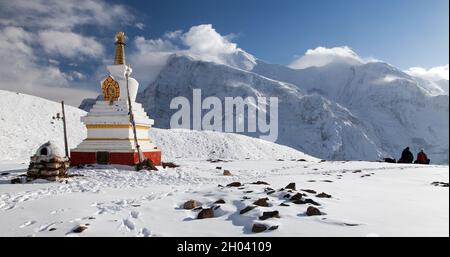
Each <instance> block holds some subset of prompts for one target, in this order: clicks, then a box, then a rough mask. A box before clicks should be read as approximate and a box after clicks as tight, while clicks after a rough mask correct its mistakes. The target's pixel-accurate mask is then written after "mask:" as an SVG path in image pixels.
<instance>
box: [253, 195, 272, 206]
mask: <svg viewBox="0 0 450 257" xmlns="http://www.w3.org/2000/svg"><path fill="white" fill-rule="evenodd" d="M268 200H269V198H267V197H266V198H261V199H258V200H256V201H255V202H254V203H253V204H254V205H258V206H262V207H269V203H268V202H267V201H268Z"/></svg>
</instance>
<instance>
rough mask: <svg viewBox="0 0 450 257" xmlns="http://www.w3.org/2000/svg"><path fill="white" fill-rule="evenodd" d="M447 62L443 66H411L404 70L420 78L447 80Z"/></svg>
mask: <svg viewBox="0 0 450 257" xmlns="http://www.w3.org/2000/svg"><path fill="white" fill-rule="evenodd" d="M448 68H449V66H448V64H447V65H443V66H437V67H433V68H430V69H425V68H422V67H412V68H409V69H407V70H405V72H406V73H408V74H409V75H411V76H413V77H418V78H422V79H427V80H431V81H439V80H443V79H445V80H448V77H449V76H448V74H449V72H448Z"/></svg>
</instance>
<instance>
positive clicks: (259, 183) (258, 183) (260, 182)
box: [252, 180, 269, 185]
mask: <svg viewBox="0 0 450 257" xmlns="http://www.w3.org/2000/svg"><path fill="white" fill-rule="evenodd" d="M252 184H253V185H269V183H267V182H264V181H259V180H258V181H256V182H253V183H252Z"/></svg>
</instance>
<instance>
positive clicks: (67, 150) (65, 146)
mask: <svg viewBox="0 0 450 257" xmlns="http://www.w3.org/2000/svg"><path fill="white" fill-rule="evenodd" d="M61 107H62V116H63V117H62V120H63V128H64V148H65V151H66V157H69V146H68V144H67V128H66V113H65V112H64V101H61Z"/></svg>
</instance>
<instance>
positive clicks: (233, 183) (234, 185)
mask: <svg viewBox="0 0 450 257" xmlns="http://www.w3.org/2000/svg"><path fill="white" fill-rule="evenodd" d="M240 186H242V184H241V182H232V183H230V184H228V185H227V187H240Z"/></svg>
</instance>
